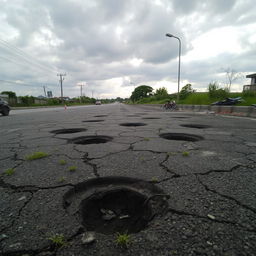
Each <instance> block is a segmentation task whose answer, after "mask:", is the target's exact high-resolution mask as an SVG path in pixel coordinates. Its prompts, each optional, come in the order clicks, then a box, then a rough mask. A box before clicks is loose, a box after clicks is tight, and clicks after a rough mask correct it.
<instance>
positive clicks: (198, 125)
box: [180, 124, 211, 129]
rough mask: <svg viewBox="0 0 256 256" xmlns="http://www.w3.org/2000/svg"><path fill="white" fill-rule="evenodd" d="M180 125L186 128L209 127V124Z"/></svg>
mask: <svg viewBox="0 0 256 256" xmlns="http://www.w3.org/2000/svg"><path fill="white" fill-rule="evenodd" d="M180 126H182V127H187V128H197V129H207V128H210V127H211V126H210V125H206V124H181V125H180Z"/></svg>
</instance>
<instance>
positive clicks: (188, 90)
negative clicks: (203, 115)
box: [180, 84, 195, 100]
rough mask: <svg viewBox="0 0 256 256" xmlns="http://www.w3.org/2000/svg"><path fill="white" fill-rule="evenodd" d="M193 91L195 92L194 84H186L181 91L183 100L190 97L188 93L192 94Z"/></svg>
mask: <svg viewBox="0 0 256 256" xmlns="http://www.w3.org/2000/svg"><path fill="white" fill-rule="evenodd" d="M193 92H195V90H193V88H192V85H191V84H186V85H185V86H183V87H182V89H181V91H180V99H181V100H184V99H186V98H187V97H188V95H190V94H191V93H193Z"/></svg>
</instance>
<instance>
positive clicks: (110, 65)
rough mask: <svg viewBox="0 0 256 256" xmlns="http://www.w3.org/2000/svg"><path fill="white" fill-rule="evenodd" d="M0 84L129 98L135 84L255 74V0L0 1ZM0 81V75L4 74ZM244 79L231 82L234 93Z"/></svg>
mask: <svg viewBox="0 0 256 256" xmlns="http://www.w3.org/2000/svg"><path fill="white" fill-rule="evenodd" d="M0 6H1V8H0V92H1V91H4V90H8V91H15V92H16V94H17V95H33V96H38V95H44V90H43V86H46V90H47V91H48V90H50V91H52V92H53V95H54V96H60V85H59V77H57V73H66V76H65V80H64V83H63V85H64V96H70V97H75V96H79V95H80V87H79V86H78V85H79V84H84V86H83V94H85V95H86V96H90V97H91V96H92V95H93V96H94V97H97V98H112V97H113V98H115V97H118V96H120V97H130V95H131V92H132V91H133V89H134V86H139V85H142V84H146V85H150V86H152V87H153V88H154V89H157V88H159V87H163V86H164V87H166V88H167V89H168V92H169V93H172V92H175V91H177V70H178V58H177V57H178V40H177V39H175V38H168V37H166V36H165V34H166V33H171V34H174V35H175V36H178V37H179V38H180V39H181V42H182V54H181V87H182V86H184V85H186V84H187V83H191V84H192V87H193V88H194V89H196V90H197V91H205V90H206V88H207V86H208V84H209V82H212V81H218V82H219V83H220V84H221V85H223V86H224V85H225V83H226V78H225V71H224V70H226V69H228V68H230V69H234V70H236V71H237V72H242V74H243V75H244V76H245V75H246V74H249V73H256V65H255V59H256V14H255V8H254V7H255V1H254V0H205V1H199V0H123V1H122V0H54V1H53V0H0ZM6 81H7V82H6ZM249 82H250V81H249V79H244V78H241V79H239V80H237V81H235V84H234V85H233V86H232V88H231V89H232V90H233V91H239V90H240V91H241V90H242V85H243V84H248V83H249Z"/></svg>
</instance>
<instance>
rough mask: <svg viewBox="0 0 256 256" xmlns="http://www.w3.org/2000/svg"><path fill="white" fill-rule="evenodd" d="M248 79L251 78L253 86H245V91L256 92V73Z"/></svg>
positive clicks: (248, 76)
mask: <svg viewBox="0 0 256 256" xmlns="http://www.w3.org/2000/svg"><path fill="white" fill-rule="evenodd" d="M246 78H251V84H247V85H244V88H243V91H254V92H256V73H254V74H250V75H247V76H246Z"/></svg>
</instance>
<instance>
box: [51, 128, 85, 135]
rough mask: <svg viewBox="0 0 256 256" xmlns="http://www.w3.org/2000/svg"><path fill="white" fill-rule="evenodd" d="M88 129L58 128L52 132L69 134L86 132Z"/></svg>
mask: <svg viewBox="0 0 256 256" xmlns="http://www.w3.org/2000/svg"><path fill="white" fill-rule="evenodd" d="M86 130H87V129H84V128H67V129H58V130H53V131H51V133H54V134H68V133H76V132H85V131H86Z"/></svg>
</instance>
